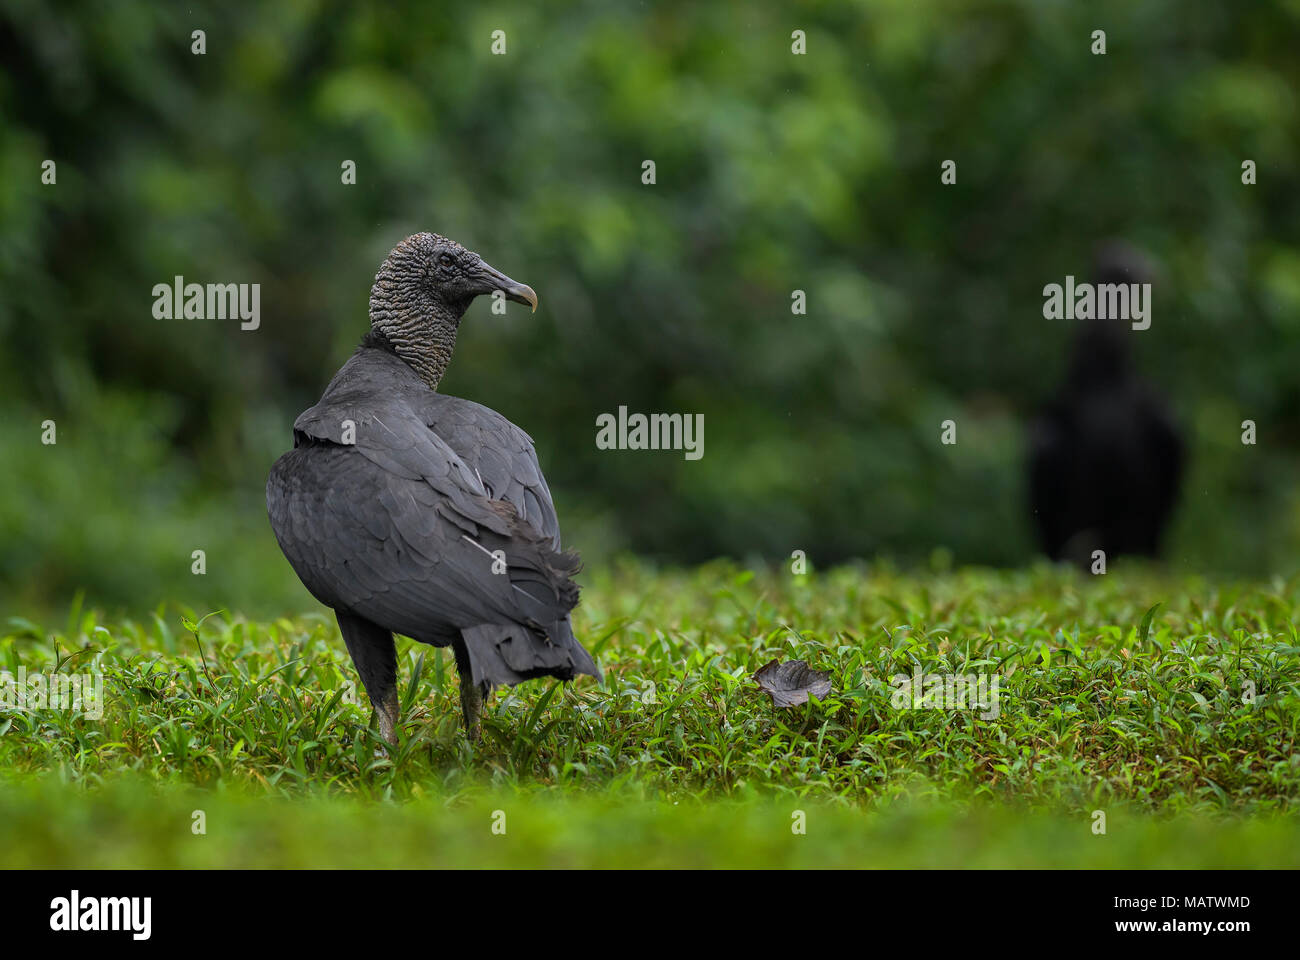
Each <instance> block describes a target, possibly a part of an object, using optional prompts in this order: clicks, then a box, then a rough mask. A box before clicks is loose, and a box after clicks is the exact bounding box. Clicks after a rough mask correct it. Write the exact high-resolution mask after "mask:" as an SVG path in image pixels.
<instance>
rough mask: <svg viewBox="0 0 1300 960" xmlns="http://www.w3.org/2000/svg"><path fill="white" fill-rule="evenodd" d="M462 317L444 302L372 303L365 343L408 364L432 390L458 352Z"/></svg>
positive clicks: (389, 301)
mask: <svg viewBox="0 0 1300 960" xmlns="http://www.w3.org/2000/svg"><path fill="white" fill-rule="evenodd" d="M459 326H460V315H458V314H456V313H455V312H454V311H453V310H452V309H450V308H449V307H447V306H446V305H444V304H441V303H436V302H435V303H425V304H421V305H420V306H418V307H417V306H411V305H408V304H405V303H400V302H393V301H391V300H380V301H378V302H376V299H375V298H374V297H373V296H372V297H371V300H370V335H369V336H367V337H366V339H365V341H363V342H364V343H366V344H367V345H368V346H375V347H379V348H380V349H388V350H391V351H392V352H393V353H395V354H397V355H398V356H399V357H401V358H402V359H403V360H405V361H406V364H407V366H409V367H410V368H411V369H412V370H414V371H415V372H416V373H417V374H419V376H420V379H421V380H423V381H424V382H425V384H426V385H427V386H428V387H429V389H430V390H437V389H438V383H439V381H441V380H442V376H443V374H444V373H446V372H447V365H448V364H449V363H451V355H452V353H453V352H454V351H455V349H456V330H457V328H458V327H459Z"/></svg>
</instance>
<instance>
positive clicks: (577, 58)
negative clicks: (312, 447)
mask: <svg viewBox="0 0 1300 960" xmlns="http://www.w3.org/2000/svg"><path fill="white" fill-rule="evenodd" d="M1298 23H1300V3H1297V2H1296V0H1277V2H1253V3H1249V4H1243V3H1226V2H1225V3H1194V4H1188V3H1176V2H1172V0H1168V2H1165V0H1151V2H1144V3H1141V4H1132V3H1129V2H1113V3H1088V4H1083V3H1044V2H1041V0H1020V2H979V0H974V2H955V0H954V2H930V0H893V2H872V3H866V2H862V3H811V4H795V3H775V2H762V3H745V4H725V5H723V4H718V5H712V6H706V5H702V4H698V3H687V2H676V3H658V4H654V5H653V6H650V5H632V4H628V5H618V4H608V3H597V2H586V3H568V4H545V5H538V4H528V3H492V2H488V3H483V4H455V5H442V4H425V3H395V4H382V5H380V4H376V5H373V6H370V7H367V8H365V9H363V8H362V7H361V5H356V4H344V3H310V2H308V3H286V4H273V5H271V4H268V5H258V6H251V5H250V6H249V7H247V8H244V7H242V6H240V5H231V4H216V3H196V4H192V5H191V4H186V5H180V4H158V3H146V2H119V3H113V4H109V5H102V6H100V5H85V6H82V7H80V8H79V9H78V11H77V13H76V15H75V17H74V16H73V15H72V14H71V13H69V12H68V11H66V10H60V9H57V8H55V7H52V6H51V5H50V4H48V3H44V2H35V0H30V2H29V0H0V63H2V64H3V70H2V71H0V118H2V119H0V223H2V225H3V228H2V229H0V403H2V404H3V409H4V416H3V418H2V419H0V456H2V458H3V463H4V469H3V471H0V601H3V603H4V606H5V612H16V611H17V610H19V609H23V610H28V609H34V608H39V607H41V606H46V605H56V604H65V603H66V602H67V601H68V600H69V598H70V597H71V596H72V595H73V594H74V593H75V592H76V591H77V590H82V589H84V590H85V591H86V593H87V595H88V599H89V600H90V601H91V602H95V603H103V604H109V605H121V606H124V607H128V608H135V609H140V608H149V607H152V606H153V605H154V604H156V603H157V602H158V601H159V600H164V599H167V600H179V601H181V602H184V603H187V604H191V605H193V606H195V607H197V608H204V607H205V606H206V607H207V608H211V607H213V606H223V607H229V608H234V609H239V610H244V611H248V612H255V611H265V610H274V609H276V608H283V607H284V606H285V605H290V606H292V607H294V608H298V609H302V608H308V607H310V606H312V602H311V600H310V598H309V597H308V596H307V595H306V593H305V592H304V591H303V590H302V588H301V587H300V586H299V585H298V584H297V582H296V580H295V579H294V578H293V575H292V573H291V571H290V570H289V568H288V565H287V564H286V563H284V562H283V560H282V559H281V558H280V556H279V553H278V551H277V549H276V547H275V544H274V541H273V539H272V537H271V533H270V530H269V528H268V526H267V523H266V520H265V514H264V507H263V499H262V498H263V493H262V490H263V483H264V479H265V476H266V472H267V470H268V468H269V467H270V465H271V463H272V462H273V460H274V459H275V457H276V456H277V455H278V454H279V453H280V452H282V451H283V450H284V449H286V448H287V447H288V446H289V444H290V442H291V439H290V424H291V422H292V419H293V416H294V415H295V414H296V413H297V412H298V411H299V410H301V409H302V408H304V407H306V406H307V405H309V404H310V403H311V402H312V401H313V400H314V399H315V398H316V396H318V394H319V392H320V390H321V388H322V387H323V386H324V384H325V383H326V381H327V380H328V378H329V376H330V374H331V373H332V372H333V370H334V369H335V368H336V367H337V366H338V365H339V364H340V363H341V362H342V361H343V360H344V359H345V358H346V356H347V355H348V353H349V352H350V350H351V348H352V346H353V345H354V343H355V342H356V341H357V339H358V338H359V337H360V336H361V334H362V333H363V332H364V330H365V327H366V311H365V307H366V295H367V292H368V290H369V286H370V282H371V279H372V277H373V275H374V271H375V268H376V267H377V265H378V263H379V261H380V260H381V259H382V257H383V256H384V254H385V253H386V252H387V251H388V250H389V248H390V247H391V246H392V245H393V244H394V243H395V242H396V241H398V240H399V239H401V238H402V237H403V236H405V235H406V234H408V233H412V232H415V231H418V230H425V229H429V230H434V231H437V232H439V233H444V234H446V235H448V236H451V237H454V238H456V239H457V240H460V241H461V242H463V243H464V244H466V245H467V246H469V247H470V248H471V249H475V250H478V251H479V252H481V253H482V254H483V255H484V256H485V257H486V258H487V259H488V260H489V262H491V263H493V264H494V265H496V266H498V267H499V268H501V269H502V270H504V271H506V272H507V273H509V274H511V275H512V276H514V277H516V278H517V279H520V280H523V281H525V282H527V283H530V284H532V285H533V286H534V287H535V288H536V289H537V291H538V293H539V295H540V297H541V304H542V305H541V309H540V310H539V311H538V312H537V314H536V315H534V316H529V315H528V314H527V313H525V312H524V311H523V310H522V309H517V308H514V307H512V308H511V312H510V313H509V315H507V316H505V317H501V316H495V315H493V314H492V313H491V312H490V310H489V307H488V305H487V303H486V302H480V303H478V304H476V305H475V306H474V307H473V308H472V309H471V311H470V313H469V315H468V317H467V318H466V321H465V324H464V326H463V327H462V332H461V338H460V345H459V351H458V355H457V358H456V360H455V361H454V363H453V366H452V369H451V372H450V375H449V376H448V377H447V379H446V380H445V381H444V389H445V390H446V391H447V392H449V393H455V394H457V395H460V396H466V397H469V398H472V399H475V400H479V401H481V402H485V403H487V404H489V405H490V406H492V407H494V408H496V409H498V410H500V411H501V412H502V413H504V414H505V415H506V416H508V417H510V418H511V419H513V420H515V421H516V422H518V423H520V424H521V425H522V426H523V427H525V429H527V430H528V431H529V432H530V433H531V434H532V435H533V436H534V438H535V439H536V441H537V445H538V449H539V452H540V455H541V458H542V462H543V466H544V467H545V469H546V471H547V474H548V477H549V478H550V481H551V485H552V488H553V490H554V492H555V498H556V501H557V504H558V507H559V510H560V514H561V518H562V520H563V521H564V523H565V526H566V533H567V536H568V540H569V541H570V542H571V543H572V544H573V545H574V546H576V547H578V548H579V549H580V550H582V551H583V552H584V554H585V555H586V556H587V557H588V561H589V563H590V562H600V561H601V560H602V559H603V558H606V557H608V556H610V555H612V554H614V553H616V552H619V551H624V550H628V551H635V552H637V553H640V554H643V555H647V556H650V557H654V558H659V559H663V560H671V561H680V562H694V561H699V560H702V559H705V558H708V557H712V556H716V555H732V556H735V557H737V558H739V559H740V560H742V561H743V562H753V561H754V560H756V559H761V560H763V561H766V562H770V563H777V562H782V561H783V560H784V559H785V558H788V556H789V554H790V552H791V551H792V550H794V549H796V548H797V549H802V550H805V551H806V552H807V554H808V556H809V558H810V559H811V561H812V562H814V563H815V564H817V565H819V566H825V565H827V564H829V563H832V562H837V561H841V560H845V559H847V558H851V557H856V556H866V557H871V556H877V555H888V556H893V557H896V558H898V559H899V560H900V561H901V562H903V563H911V562H915V561H928V560H929V559H930V558H931V557H932V555H934V552H935V551H936V550H938V551H941V553H940V555H941V556H943V557H948V556H951V557H952V558H953V559H954V560H955V561H956V562H957V563H960V564H967V563H973V564H1007V565H1010V564H1020V563H1024V562H1026V561H1028V560H1029V559H1030V558H1031V557H1032V556H1033V541H1032V536H1031V529H1030V526H1029V523H1028V517H1027V516H1026V512H1025V509H1024V507H1023V495H1022V478H1021V460H1022V457H1023V450H1022V444H1023V429H1024V426H1025V423H1026V420H1027V418H1028V417H1029V416H1030V415H1031V414H1032V412H1033V410H1034V409H1035V407H1036V406H1037V405H1038V404H1039V403H1040V402H1041V401H1042V400H1043V399H1044V397H1045V396H1046V395H1047V393H1048V392H1049V391H1050V390H1051V389H1052V387H1053V385H1054V383H1055V382H1056V380H1057V379H1058V377H1059V375H1060V373H1061V369H1062V364H1063V358H1064V350H1065V347H1066V345H1067V343H1068V340H1069V336H1070V329H1069V324H1068V323H1059V322H1049V321H1045V320H1043V319H1042V314H1041V309H1042V296H1041V290H1042V287H1043V286H1044V284H1046V283H1050V282H1060V281H1061V280H1062V278H1063V277H1064V276H1065V275H1066V274H1069V273H1072V274H1075V275H1076V276H1081V275H1083V274H1085V273H1086V272H1087V265H1088V260H1089V258H1090V255H1091V252H1092V251H1093V249H1094V248H1095V247H1096V245H1097V244H1098V243H1099V242H1101V241H1104V240H1106V239H1108V238H1112V237H1124V238H1126V239H1128V240H1130V241H1132V242H1134V243H1136V244H1138V245H1140V246H1142V247H1143V248H1145V249H1146V250H1148V251H1150V252H1151V254H1152V255H1153V256H1154V257H1155V258H1156V260H1157V262H1158V263H1159V266H1160V277H1159V281H1158V283H1157V286H1156V291H1155V303H1154V313H1153V324H1152V327H1151V329H1150V330H1149V331H1147V332H1145V333H1142V334H1135V335H1134V340H1135V347H1136V350H1137V352H1138V356H1139V360H1140V363H1141V366H1142V367H1143V369H1144V370H1145V371H1146V372H1147V373H1148V375H1149V376H1150V378H1151V379H1152V380H1153V381H1155V382H1156V383H1158V384H1159V385H1160V386H1161V387H1162V389H1164V390H1165V391H1166V392H1167V393H1168V395H1169V396H1170V398H1171V400H1172V402H1173V405H1174V407H1175V409H1176V410H1177V411H1178V414H1179V416H1180V418H1181V420H1182V422H1183V423H1184V424H1185V426H1186V428H1187V430H1188V434H1189V440H1190V446H1191V454H1192V470H1191V474H1190V476H1189V479H1188V483H1187V486H1186V492H1185V497H1184V501H1183V504H1182V508H1181V510H1180V511H1179V513H1178V516H1177V520H1176V526H1175V530H1174V533H1173V537H1172V540H1171V543H1170V548H1171V549H1170V561H1171V563H1172V564H1173V565H1175V566H1176V567H1178V568H1184V569H1192V570H1209V571H1232V572H1240V573H1246V574H1260V573H1271V572H1293V571H1294V570H1295V569H1296V568H1297V564H1296V556H1297V547H1298V546H1300V498H1298V497H1297V494H1296V492H1295V490H1296V482H1295V481H1296V477H1297V468H1298V467H1300V405H1298V404H1297V399H1298V398H1297V392H1298V391H1297V384H1300V363H1298V361H1300V345H1298V344H1297V336H1296V334H1297V332H1298V331H1300V239H1298V236H1297V225H1298V224H1300V202H1298V200H1297V198H1298V197H1300V192H1298V191H1297V187H1298V186H1300V184H1298V183H1297V167H1296V158H1297V146H1298V144H1297V123H1296V109H1297V104H1296V95H1297V94H1296V91H1297V89H1298V88H1297V79H1298V76H1300V58H1297V56H1296V48H1297V36H1298V35H1300V30H1298V29H1297V25H1298ZM796 28H799V29H803V30H805V31H807V35H808V53H807V55H806V56H792V55H791V52H790V33H791V30H793V29H796ZM1097 28H1101V29H1105V30H1106V32H1107V39H1108V53H1107V55H1106V56H1093V55H1091V54H1090V52H1089V44H1090V39H1089V34H1090V32H1091V31H1092V30H1093V29H1097ZM193 29H203V30H205V31H206V33H207V53H206V55H204V56H194V55H192V54H191V53H190V42H191V41H190V32H191V30H193ZM495 29H502V30H505V31H506V33H507V37H508V53H507V55H506V56H492V55H491V54H490V52H489V44H490V35H491V33H492V31H493V30H495ZM46 159H53V160H55V161H56V162H57V164H58V168H57V169H58V183H57V185H55V186H43V185H42V184H41V183H40V167H41V163H42V161H43V160H46ZM647 159H653V160H654V161H655V162H656V164H657V175H658V183H657V184H656V185H654V186H644V185H642V183H641V178H640V173H641V164H642V161H644V160H647ZM946 159H953V160H955V161H956V162H957V164H958V182H957V185H955V186H941V185H940V182H939V173H940V164H941V163H942V161H944V160H946ZM1244 159H1252V160H1255V161H1256V163H1257V164H1258V168H1259V183H1258V185H1257V186H1253V187H1247V186H1243V185H1242V183H1241V180H1240V175H1241V162H1242V160H1244ZM344 160H353V161H355V162H356V164H357V184H356V185H355V186H344V185H342V184H341V183H340V164H341V163H342V162H343V161H344ZM178 274H179V275H183V276H184V277H185V278H186V279H187V280H188V281H195V282H200V283H206V282H245V283H254V282H255V283H260V284H261V295H262V301H261V308H262V325H261V329H260V330H258V331H256V332H242V331H240V330H239V327H238V323H237V322H236V321H213V320H207V321H184V320H172V321H167V320H156V319H154V318H153V316H152V313H151V307H152V297H151V289H152V287H153V285H154V284H156V283H160V282H168V281H169V280H170V279H171V278H172V277H173V276H175V275H178ZM794 289H802V290H805V291H806V292H807V296H808V314H807V315H806V316H792V315H791V312H790V295H791V291H792V290H794ZM621 404H622V405H627V406H628V407H629V408H630V409H631V410H633V411H643V412H651V411H678V412H691V413H702V414H704V418H705V456H704V458H703V459H702V460H700V461H698V462H687V461H685V460H684V459H683V458H682V457H681V455H680V454H675V453H662V452H660V453H649V452H645V453H627V452H625V453H618V452H602V451H598V450H597V449H596V447H595V443H594V438H595V418H596V416H597V415H598V414H600V413H602V412H607V411H614V410H616V409H617V408H618V406H619V405H621ZM46 418H52V419H54V420H56V421H57V423H58V431H59V432H58V438H59V442H58V444H57V446H54V447H47V446H42V445H41V444H40V440H39V435H40V423H41V421H42V420H44V419H46ZM948 418H951V419H954V420H956V421H957V423H958V425H959V427H958V429H959V434H958V438H959V442H958V444H957V445H956V446H955V447H945V446H941V445H940V444H939V442H938V438H939V424H940V421H942V420H944V419H948ZM1246 418H1250V419H1253V420H1255V421H1256V422H1257V424H1258V430H1259V444H1258V445H1257V446H1255V447H1246V446H1242V445H1241V443H1240V442H1239V434H1240V427H1239V424H1240V422H1241V421H1242V420H1243V419H1246ZM194 549H204V550H206V551H207V558H208V561H207V562H208V573H207V575H206V576H205V577H202V578H199V577H194V576H192V575H191V574H190V562H191V561H190V553H191V551H192V550H194Z"/></svg>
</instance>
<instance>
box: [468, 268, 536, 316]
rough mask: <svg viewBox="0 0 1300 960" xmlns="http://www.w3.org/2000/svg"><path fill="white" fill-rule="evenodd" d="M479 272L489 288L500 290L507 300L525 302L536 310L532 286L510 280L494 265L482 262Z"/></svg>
mask: <svg viewBox="0 0 1300 960" xmlns="http://www.w3.org/2000/svg"><path fill="white" fill-rule="evenodd" d="M481 273H482V274H483V279H484V281H485V282H486V283H487V284H488V286H489V288H490V290H500V291H501V292H502V293H504V294H505V295H506V299H507V300H513V301H514V302H515V303H526V304H528V305H529V306H530V307H532V308H533V309H532V312H533V313H536V312H537V294H536V293H534V292H533V288H532V287H530V286H529V285H528V284H526V283H517V282H516V281H514V280H511V279H510V278H509V277H507V276H506V275H505V274H504V273H502V272H501V271H500V270H498V269H497V268H496V267H493V266H489V265H488V264H486V263H484V264H483V266H482V270H481Z"/></svg>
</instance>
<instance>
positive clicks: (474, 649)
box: [461, 617, 601, 686]
mask: <svg viewBox="0 0 1300 960" xmlns="http://www.w3.org/2000/svg"><path fill="white" fill-rule="evenodd" d="M461 636H463V637H464V639H465V647H466V649H467V650H468V652H469V662H470V669H471V673H472V679H473V682H474V683H488V684H491V685H492V686H513V685H514V684H516V683H521V682H523V681H524V680H531V679H532V678H534V677H543V676H551V677H557V678H559V679H560V680H572V679H573V678H574V677H576V676H577V675H578V674H580V673H585V674H587V675H589V676H593V677H596V678H597V679H601V672H600V668H599V667H598V666H596V661H595V660H593V659H592V657H591V654H590V653H588V652H587V651H586V650H585V649H583V646H582V644H580V643H579V642H578V640H577V638H576V637H574V635H573V627H572V626H571V625H570V623H569V618H568V617H565V618H564V619H563V620H557V621H556V622H555V623H553V624H551V625H550V630H549V632H548V634H547V635H543V634H541V633H540V632H539V631H537V630H534V629H532V628H530V627H526V626H524V625H523V624H519V623H481V624H479V625H477V626H474V627H469V628H467V629H465V630H462V631H461Z"/></svg>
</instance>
